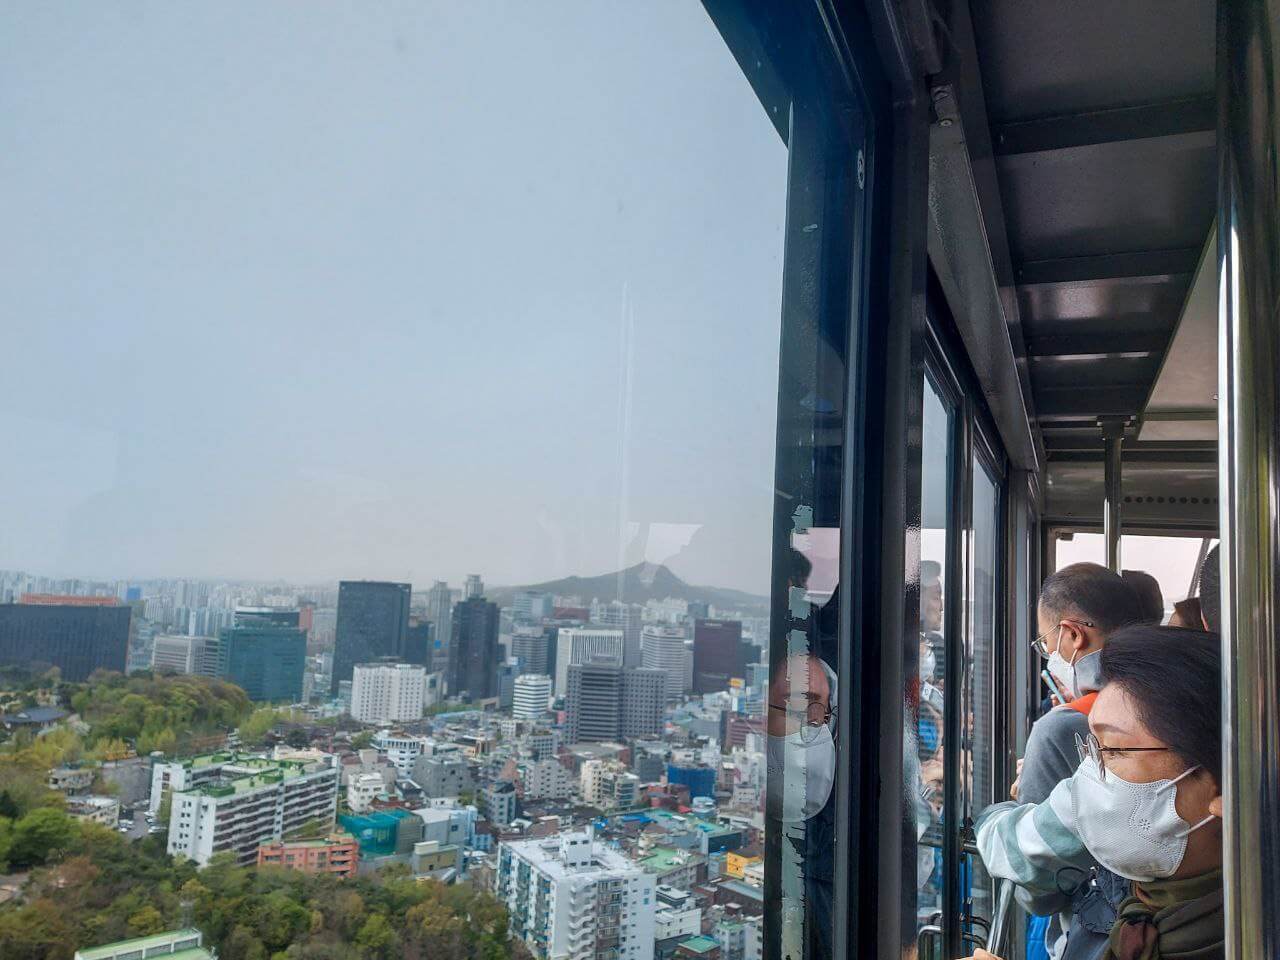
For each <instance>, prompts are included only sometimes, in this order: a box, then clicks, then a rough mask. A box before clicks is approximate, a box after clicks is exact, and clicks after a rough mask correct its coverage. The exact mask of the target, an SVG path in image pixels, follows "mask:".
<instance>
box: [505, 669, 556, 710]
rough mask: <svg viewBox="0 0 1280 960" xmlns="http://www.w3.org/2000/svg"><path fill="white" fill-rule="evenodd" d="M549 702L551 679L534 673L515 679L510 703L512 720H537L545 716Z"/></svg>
mask: <svg viewBox="0 0 1280 960" xmlns="http://www.w3.org/2000/svg"><path fill="white" fill-rule="evenodd" d="M550 702H551V678H550V677H547V676H541V675H539V674H535V673H527V674H525V675H523V676H520V677H516V680H515V696H514V699H513V700H512V702H511V717H512V719H514V720H539V719H541V718H542V717H545V716H546V715H547V705H548V704H549V703H550Z"/></svg>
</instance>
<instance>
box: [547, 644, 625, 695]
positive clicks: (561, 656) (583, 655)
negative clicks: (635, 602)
mask: <svg viewBox="0 0 1280 960" xmlns="http://www.w3.org/2000/svg"><path fill="white" fill-rule="evenodd" d="M622 660H623V632H622V631H621V630H613V629H606V628H602V627H561V628H560V632H559V633H558V634H557V635H556V687H555V694H556V696H557V697H563V696H564V695H565V693H566V692H567V691H568V689H569V665H570V664H574V663H587V662H588V661H595V662H597V663H612V664H616V665H617V666H619V667H620V666H622Z"/></svg>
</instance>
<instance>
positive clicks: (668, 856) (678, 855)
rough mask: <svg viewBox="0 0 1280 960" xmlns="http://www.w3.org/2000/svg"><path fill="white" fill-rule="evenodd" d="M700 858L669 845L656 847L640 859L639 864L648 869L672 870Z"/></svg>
mask: <svg viewBox="0 0 1280 960" xmlns="http://www.w3.org/2000/svg"><path fill="white" fill-rule="evenodd" d="M695 859H700V858H699V857H698V856H697V855H696V854H691V853H689V851H688V850H673V849H671V848H670V847H657V848H656V849H654V850H653V851H652V852H651V853H650V854H649V856H647V857H645V858H644V859H643V860H641V861H640V866H642V867H644V868H645V869H646V870H650V871H655V870H656V871H662V870H674V869H675V868H676V867H682V866H684V865H685V864H687V863H691V862H693V861H694V860H695Z"/></svg>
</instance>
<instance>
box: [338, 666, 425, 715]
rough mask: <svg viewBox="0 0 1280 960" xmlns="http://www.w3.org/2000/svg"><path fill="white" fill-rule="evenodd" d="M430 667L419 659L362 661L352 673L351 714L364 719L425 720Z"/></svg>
mask: <svg viewBox="0 0 1280 960" xmlns="http://www.w3.org/2000/svg"><path fill="white" fill-rule="evenodd" d="M426 691H427V668H426V667H424V666H422V665H420V664H416V663H358V664H356V666H355V668H354V670H353V671H352V677H351V717H352V719H353V720H359V721H360V722H361V723H395V722H397V721H402V720H421V719H422V708H423V706H424V704H425V701H426Z"/></svg>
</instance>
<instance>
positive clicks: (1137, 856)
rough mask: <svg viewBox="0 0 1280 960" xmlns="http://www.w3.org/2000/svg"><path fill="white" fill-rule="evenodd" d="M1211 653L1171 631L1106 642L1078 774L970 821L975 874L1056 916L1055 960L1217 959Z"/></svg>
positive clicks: (1214, 645) (1207, 641)
mask: <svg viewBox="0 0 1280 960" xmlns="http://www.w3.org/2000/svg"><path fill="white" fill-rule="evenodd" d="M1220 649H1221V648H1220V641H1219V639H1218V637H1217V636H1216V635H1215V634H1209V633H1201V632H1199V631H1192V630H1185V629H1178V628H1173V627H1156V626H1138V627H1130V628H1127V629H1125V630H1121V631H1119V632H1117V633H1116V634H1114V635H1113V636H1112V637H1111V638H1110V640H1109V641H1108V643H1107V645H1106V646H1105V647H1104V648H1103V650H1102V655H1101V667H1100V669H1101V680H1102V684H1103V686H1102V689H1101V691H1100V692H1099V694H1098V698H1097V700H1096V702H1095V703H1094V706H1093V709H1092V711H1091V712H1090V714H1089V728H1090V732H1089V734H1088V736H1087V737H1082V738H1081V742H1080V753H1081V755H1082V760H1081V764H1080V767H1079V769H1078V770H1077V771H1076V773H1075V774H1074V775H1073V776H1072V777H1070V778H1069V779H1067V780H1064V781H1063V782H1062V783H1060V784H1059V785H1058V786H1057V787H1055V788H1054V790H1053V791H1052V792H1051V793H1050V794H1049V797H1048V799H1047V800H1045V801H1044V802H1043V803H1039V804H1033V805H1024V806H1021V807H1019V806H1015V805H1013V804H998V805H996V806H995V807H992V808H990V809H989V810H987V811H986V812H984V813H983V815H982V817H981V818H980V820H979V824H978V848H979V850H980V851H981V853H982V856H983V860H984V862H985V863H986V866H987V869H988V871H989V872H990V873H991V874H992V875H993V876H996V877H1001V878H1006V879H1010V880H1013V881H1015V882H1016V883H1017V884H1019V886H1020V888H1021V890H1020V891H1019V900H1020V901H1021V902H1022V903H1023V904H1024V906H1027V907H1028V908H1029V909H1032V910H1034V911H1036V912H1041V913H1043V912H1048V911H1050V910H1053V911H1059V912H1061V913H1062V914H1063V915H1064V916H1063V920H1064V927H1065V929H1066V931H1067V933H1066V937H1065V942H1064V943H1060V944H1058V945H1057V946H1058V950H1059V952H1058V954H1057V955H1058V957H1059V958H1060V960H1174V958H1188V960H1190V958H1196V960H1212V958H1219V957H1221V956H1223V945H1222V935H1223V934H1222V833H1221V827H1220V821H1219V820H1218V818H1219V817H1220V816H1221V814H1222V798H1221V796H1220V793H1221V789H1220V787H1219V777H1220V775H1221V727H1220V722H1221V705H1220V701H1219V695H1220V684H1221V681H1220V670H1221V653H1220Z"/></svg>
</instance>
